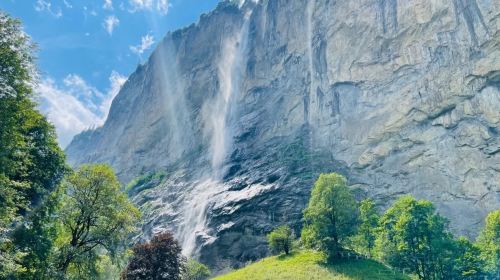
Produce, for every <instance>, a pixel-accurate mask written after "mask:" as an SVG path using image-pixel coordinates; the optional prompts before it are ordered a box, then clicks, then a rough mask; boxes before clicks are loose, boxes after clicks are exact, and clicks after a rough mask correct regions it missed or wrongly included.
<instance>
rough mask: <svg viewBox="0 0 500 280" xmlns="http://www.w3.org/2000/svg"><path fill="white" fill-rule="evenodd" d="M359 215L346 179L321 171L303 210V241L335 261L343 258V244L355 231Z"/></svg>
mask: <svg viewBox="0 0 500 280" xmlns="http://www.w3.org/2000/svg"><path fill="white" fill-rule="evenodd" d="M358 216H359V214H358V205H357V202H356V200H355V199H354V196H353V195H352V193H351V191H350V190H349V188H348V187H347V181H346V179H345V178H344V177H343V176H341V175H338V174H335V173H332V174H321V175H320V176H319V178H318V180H317V181H316V183H315V184H314V187H313V189H312V192H311V198H310V200H309V204H308V206H307V208H306V209H305V210H304V220H305V225H304V228H303V230H302V240H303V242H304V244H305V245H306V246H308V247H314V248H319V249H320V250H322V251H324V252H325V253H326V254H327V256H328V258H329V260H335V259H337V258H339V257H340V251H341V250H342V244H343V243H344V242H345V241H347V240H348V238H349V237H350V236H352V235H353V234H354V233H355V232H356V228H357V223H358Z"/></svg>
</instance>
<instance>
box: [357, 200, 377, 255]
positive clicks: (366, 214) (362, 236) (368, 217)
mask: <svg viewBox="0 0 500 280" xmlns="http://www.w3.org/2000/svg"><path fill="white" fill-rule="evenodd" d="M359 213H360V216H359V221H360V224H359V227H358V233H357V234H356V235H355V236H354V237H353V238H352V239H353V245H354V247H355V248H356V250H357V251H359V252H360V253H363V254H366V255H368V256H370V257H371V256H372V253H373V248H374V247H375V240H376V238H377V234H376V231H377V228H378V223H379V219H380V217H379V215H378V213H377V210H376V209H375V204H374V203H373V201H372V200H371V199H365V200H363V201H361V203H360V204H359Z"/></svg>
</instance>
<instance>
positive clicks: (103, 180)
mask: <svg viewBox="0 0 500 280" xmlns="http://www.w3.org/2000/svg"><path fill="white" fill-rule="evenodd" d="M63 188H64V194H63V195H62V197H61V199H60V202H61V205H60V209H59V211H58V212H57V214H58V217H57V220H58V222H59V234H58V237H57V240H56V244H57V252H56V259H57V269H58V270H59V272H60V273H61V274H66V275H70V276H72V275H76V277H78V278H90V277H91V276H94V275H96V274H98V265H99V262H100V260H101V259H102V257H103V256H109V257H111V258H112V259H117V258H118V257H119V256H120V255H121V254H122V253H123V252H124V251H125V249H126V245H127V244H126V240H127V237H128V236H129V234H130V233H132V232H133V231H134V228H135V227H134V225H135V223H136V221H137V220H138V218H139V211H138V210H137V209H136V208H135V207H134V206H133V205H132V204H131V203H130V202H129V201H128V199H127V197H126V196H125V194H123V193H122V192H121V191H120V184H119V182H118V180H117V178H116V176H115V174H114V172H113V170H112V169H111V167H109V166H107V165H101V164H97V165H83V166H81V167H80V168H79V169H78V170H77V171H75V172H74V173H73V174H71V175H69V176H68V177H67V178H66V179H65V180H64V182H63Z"/></svg>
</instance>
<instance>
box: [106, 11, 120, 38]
mask: <svg viewBox="0 0 500 280" xmlns="http://www.w3.org/2000/svg"><path fill="white" fill-rule="evenodd" d="M118 24H120V20H119V19H118V18H117V17H115V16H114V15H113V16H108V17H107V18H106V19H104V23H103V26H104V28H105V29H106V31H107V32H108V34H109V35H112V34H113V29H115V27H117V26H118Z"/></svg>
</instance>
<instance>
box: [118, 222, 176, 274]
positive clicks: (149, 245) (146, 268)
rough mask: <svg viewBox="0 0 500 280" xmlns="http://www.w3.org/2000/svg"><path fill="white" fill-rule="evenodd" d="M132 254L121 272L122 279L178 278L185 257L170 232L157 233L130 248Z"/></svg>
mask: <svg viewBox="0 0 500 280" xmlns="http://www.w3.org/2000/svg"><path fill="white" fill-rule="evenodd" d="M132 251H133V253H134V254H133V256H132V258H131V259H130V262H129V264H128V266H127V267H126V268H125V270H124V271H123V273H122V279H123V280H139V279H141V280H160V279H168V280H180V279H181V276H182V272H183V270H184V265H185V259H184V257H183V256H182V252H181V251H182V248H181V246H180V245H179V243H178V242H177V240H175V238H174V236H173V235H172V234H171V233H170V232H164V233H160V234H157V235H155V236H154V237H153V239H152V240H151V241H150V242H146V243H143V244H138V245H136V246H134V248H132Z"/></svg>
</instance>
